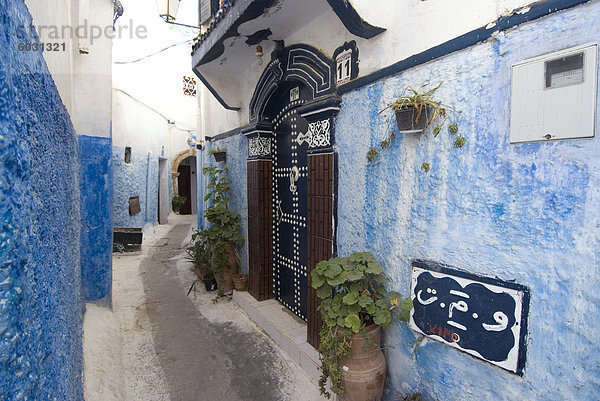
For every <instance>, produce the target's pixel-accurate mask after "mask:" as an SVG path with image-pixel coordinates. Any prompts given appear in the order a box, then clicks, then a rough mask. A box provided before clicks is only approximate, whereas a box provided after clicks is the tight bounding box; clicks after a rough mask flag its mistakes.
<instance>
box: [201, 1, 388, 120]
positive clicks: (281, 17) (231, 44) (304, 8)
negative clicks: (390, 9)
mask: <svg viewBox="0 0 600 401" xmlns="http://www.w3.org/2000/svg"><path fill="white" fill-rule="evenodd" d="M229 4H230V5H229V6H228V7H227V8H226V9H224V10H223V12H220V14H219V16H218V18H216V19H215V20H214V21H213V22H212V23H211V24H210V26H209V29H208V30H207V31H205V32H204V33H203V34H202V35H201V36H200V37H199V39H198V40H197V42H196V43H195V44H194V47H193V52H192V67H193V70H194V72H195V73H196V75H197V76H198V78H199V79H200V80H201V81H202V83H203V84H204V85H205V86H206V87H207V88H208V89H209V90H210V92H211V93H212V94H213V95H214V96H215V98H216V99H217V100H218V101H219V102H220V103H221V104H222V105H223V107H225V108H226V109H230V110H239V109H240V108H241V106H242V105H241V104H240V96H239V88H240V87H242V85H241V84H243V77H244V74H245V72H246V71H247V70H248V68H249V66H250V65H253V64H254V63H256V61H257V56H256V51H255V46H256V45H258V44H260V45H261V46H262V47H263V48H264V50H263V54H264V56H263V57H264V59H265V60H264V64H265V65H267V64H268V63H270V62H271V60H272V59H271V58H270V57H269V55H270V54H271V53H272V52H273V51H274V50H275V51H276V50H277V49H276V45H275V43H277V42H278V41H279V42H282V41H286V40H288V39H289V38H290V36H292V35H294V34H296V33H297V32H299V31H301V30H302V29H303V28H304V27H305V26H306V25H308V24H310V23H311V22H312V21H315V20H317V19H319V18H326V19H327V21H329V22H328V24H327V25H331V26H339V28H336V29H341V31H344V30H345V31H346V36H348V39H347V40H350V39H352V37H354V38H362V39H370V38H373V37H375V36H377V35H379V34H380V33H382V32H384V31H385V29H383V28H379V27H376V26H372V25H370V24H369V23H367V22H366V21H364V20H363V19H362V18H361V17H360V15H359V14H358V13H357V11H356V10H355V9H354V7H353V6H352V4H351V2H350V1H349V0H302V1H277V0H234V1H229ZM324 37H325V36H324ZM336 39H338V41H339V40H342V42H343V41H344V40H346V39H344V38H336ZM324 40H325V39H324ZM300 41H302V40H300ZM337 43H338V42H337V41H336V44H337ZM314 45H315V46H318V47H322V46H321V45H320V44H319V43H314ZM334 49H335V47H334V48H332V49H330V50H331V53H329V51H327V53H328V54H329V57H331V55H332V54H333V50H334ZM328 50H329V49H328ZM274 58H279V57H278V55H277V54H275V57H274ZM284 68H285V66H284ZM334 85H335V82H334ZM315 97H316V96H315Z"/></svg>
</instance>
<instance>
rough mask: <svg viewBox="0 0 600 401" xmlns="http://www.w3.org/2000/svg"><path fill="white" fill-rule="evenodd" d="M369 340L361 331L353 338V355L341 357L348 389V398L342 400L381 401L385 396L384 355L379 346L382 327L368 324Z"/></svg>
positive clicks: (343, 375)
mask: <svg viewBox="0 0 600 401" xmlns="http://www.w3.org/2000/svg"><path fill="white" fill-rule="evenodd" d="M366 330H367V335H368V337H369V338H370V339H371V341H372V343H371V344H372V345H371V346H370V347H368V346H367V344H368V342H367V340H366V339H365V338H363V336H361V335H360V334H353V335H352V337H350V340H351V344H350V349H351V351H352V357H351V358H340V360H339V363H340V366H342V385H343V386H344V389H345V390H346V396H345V397H338V400H339V401H379V400H381V397H382V396H383V387H384V385H385V374H386V366H385V356H384V355H383V352H382V351H381V348H380V340H381V327H380V326H378V325H376V324H372V325H370V326H367V327H366Z"/></svg>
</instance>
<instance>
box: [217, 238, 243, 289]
mask: <svg viewBox="0 0 600 401" xmlns="http://www.w3.org/2000/svg"><path fill="white" fill-rule="evenodd" d="M225 250H226V251H227V259H228V261H229V264H228V266H227V267H225V268H224V269H223V272H222V273H223V275H222V276H221V274H220V273H215V279H216V280H217V284H218V285H219V289H220V290H222V291H223V292H224V293H226V294H227V293H231V292H233V275H234V274H236V273H237V269H238V265H237V258H236V257H235V248H234V247H233V244H232V243H227V244H225ZM213 271H214V269H213Z"/></svg>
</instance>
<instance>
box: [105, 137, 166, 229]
mask: <svg viewBox="0 0 600 401" xmlns="http://www.w3.org/2000/svg"><path fill="white" fill-rule="evenodd" d="M124 156H125V148H122V147H118V146H113V148H112V170H113V179H114V181H113V182H114V186H113V188H114V192H113V225H114V226H115V227H140V228H144V226H146V224H157V223H158V156H154V155H148V154H147V153H139V152H136V149H135V148H132V151H131V163H129V164H127V163H125V158H124ZM133 196H139V198H140V208H141V209H142V211H141V212H140V213H138V214H135V215H133V216H130V215H129V198H130V197H133Z"/></svg>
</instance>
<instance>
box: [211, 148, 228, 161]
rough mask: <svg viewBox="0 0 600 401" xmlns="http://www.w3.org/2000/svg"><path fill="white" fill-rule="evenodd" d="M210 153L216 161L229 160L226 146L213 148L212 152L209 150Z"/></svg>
mask: <svg viewBox="0 0 600 401" xmlns="http://www.w3.org/2000/svg"><path fill="white" fill-rule="evenodd" d="M208 154H209V155H213V157H214V158H215V161H217V162H225V161H227V150H226V149H224V148H216V149H212V150H211V151H210V152H208Z"/></svg>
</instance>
